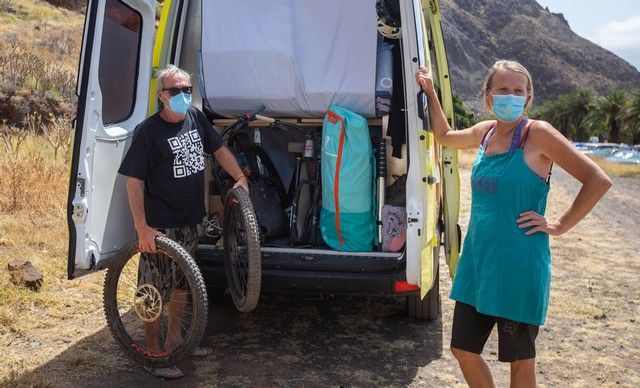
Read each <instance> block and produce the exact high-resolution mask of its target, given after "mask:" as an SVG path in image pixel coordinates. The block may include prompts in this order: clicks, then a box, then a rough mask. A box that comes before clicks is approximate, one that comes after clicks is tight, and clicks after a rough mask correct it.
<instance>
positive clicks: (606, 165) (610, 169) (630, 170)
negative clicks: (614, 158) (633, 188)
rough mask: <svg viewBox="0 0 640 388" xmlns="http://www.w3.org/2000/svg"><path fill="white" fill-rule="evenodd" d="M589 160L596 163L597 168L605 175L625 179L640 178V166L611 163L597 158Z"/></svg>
mask: <svg viewBox="0 0 640 388" xmlns="http://www.w3.org/2000/svg"><path fill="white" fill-rule="evenodd" d="M591 159H593V161H594V162H596V163H597V164H598V166H600V168H602V169H603V170H604V171H605V172H606V173H607V175H613V176H619V177H625V178H640V165H637V164H619V163H611V162H607V161H606V160H604V159H602V158H600V157H597V156H594V157H592V158H591Z"/></svg>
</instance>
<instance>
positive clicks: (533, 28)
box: [0, 0, 640, 126]
mask: <svg viewBox="0 0 640 388" xmlns="http://www.w3.org/2000/svg"><path fill="white" fill-rule="evenodd" d="M440 3H441V5H442V13H443V30H444V35H445V40H446V44H447V51H448V55H449V65H450V68H451V75H452V76H451V78H452V81H453V86H454V91H455V92H456V93H457V94H459V95H460V96H461V97H462V98H463V100H464V101H465V102H466V104H467V105H468V106H470V107H472V108H473V109H474V110H476V111H480V110H481V109H482V104H481V103H480V100H479V98H478V96H479V93H480V88H481V85H482V80H483V78H484V76H485V74H486V72H487V69H488V67H489V66H490V65H491V64H493V62H494V61H495V60H497V59H516V60H519V61H521V62H522V63H523V64H524V65H525V66H526V67H527V68H528V69H529V70H530V71H531V73H532V75H533V78H534V83H535V91H536V99H537V101H536V102H537V103H538V104H539V103H541V102H542V101H544V100H547V99H554V98H556V97H557V96H558V95H560V94H562V93H567V92H571V91H573V90H575V89H576V88H579V87H582V88H589V89H593V90H594V91H596V92H597V93H599V94H604V93H606V92H608V91H609V90H611V89H614V88H619V87H622V88H630V87H634V86H640V72H638V70H637V69H635V68H634V67H633V66H631V65H630V64H629V63H627V62H625V61H624V60H623V59H621V58H619V57H617V56H616V55H615V54H613V53H611V52H609V51H607V50H605V49H603V48H601V47H599V46H597V45H596V44H594V43H591V42H589V41H587V40H586V39H583V38H581V37H580V36H578V35H576V34H575V33H574V32H572V31H571V29H570V28H569V24H568V23H567V21H566V20H565V19H564V17H563V16H562V15H561V14H554V13H551V12H549V11H548V10H547V9H545V8H543V7H541V6H540V5H539V4H538V3H537V2H536V1H535V0H440ZM85 4H86V0H46V1H44V0H20V1H17V0H2V1H0V38H2V39H1V40H0V80H1V82H0V115H1V116H2V117H3V119H5V120H7V123H8V124H14V125H18V126H24V125H26V120H25V117H26V115H27V113H28V112H39V113H40V114H41V115H43V116H46V115H47V112H50V113H54V114H56V115H65V116H73V114H75V77H76V76H75V74H76V71H77V65H78V54H77V53H78V51H79V49H80V40H81V38H82V25H83V20H84V15H83V14H82V13H81V12H83V11H84V7H85ZM71 9H73V10H78V11H80V12H78V11H72V10H71Z"/></svg>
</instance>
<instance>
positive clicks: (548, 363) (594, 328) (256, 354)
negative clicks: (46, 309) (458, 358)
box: [0, 169, 640, 387]
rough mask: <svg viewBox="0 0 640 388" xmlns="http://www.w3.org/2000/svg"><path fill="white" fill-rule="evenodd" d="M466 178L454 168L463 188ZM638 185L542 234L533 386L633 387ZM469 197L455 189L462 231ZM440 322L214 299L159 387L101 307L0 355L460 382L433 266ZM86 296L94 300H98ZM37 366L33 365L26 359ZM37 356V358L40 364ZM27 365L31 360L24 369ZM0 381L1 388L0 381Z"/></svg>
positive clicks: (295, 376)
mask: <svg viewBox="0 0 640 388" xmlns="http://www.w3.org/2000/svg"><path fill="white" fill-rule="evenodd" d="M468 179H469V175H468V171H466V170H463V171H462V182H463V187H464V188H467V187H468ZM577 190H578V184H577V182H576V181H574V180H572V179H571V178H570V177H568V176H567V175H566V173H564V172H562V171H561V170H560V169H556V172H555V173H554V176H553V179H552V190H551V193H550V197H549V210H548V214H549V216H551V217H558V216H559V215H560V214H561V213H562V212H563V211H564V210H565V209H566V208H567V207H568V206H569V205H570V200H571V199H572V198H573V196H574V195H575V193H576V192H577ZM639 193H640V180H632V179H615V186H614V188H613V189H612V190H611V192H610V193H609V194H607V196H606V197H605V199H604V200H603V201H602V202H601V203H600V204H599V205H598V206H597V208H596V209H595V210H594V211H593V213H592V214H591V215H589V216H588V217H587V218H585V220H583V221H582V222H581V223H580V224H578V225H577V226H576V227H575V228H574V229H573V230H572V231H570V232H569V233H567V234H566V235H564V236H562V237H559V238H553V239H552V250H553V255H554V258H553V261H554V274H553V285H552V294H551V304H550V308H549V317H548V320H547V323H546V325H545V326H543V328H542V329H541V332H540V336H539V337H538V359H537V372H538V382H539V385H540V386H548V387H566V386H584V387H593V386H611V387H613V386H616V387H618V386H625V387H637V386H640V370H639V369H640V368H639V366H640V328H639V327H638V322H640V313H639V310H638V304H639V303H640V300H639V296H640V260H638V259H639V258H640V257H639V255H638V245H639V241H640V239H639V237H640V233H638V228H637V221H638V220H639V219H640V216H639V215H640V196H639ZM468 211H469V193H468V190H464V191H463V193H462V204H461V220H460V223H461V225H462V226H463V230H464V229H465V227H466V223H467V222H468ZM440 270H441V273H442V276H441V293H442V295H443V303H442V316H441V317H440V319H438V320H436V321H433V322H427V323H425V322H415V321H412V320H409V319H407V318H405V316H404V304H403V303H402V300H399V299H398V300H394V299H376V298H364V297H358V298H356V297H334V298H319V297H316V298H302V297H291V296H279V295H273V296H271V295H267V296H264V297H263V298H262V300H261V302H260V304H259V306H258V308H257V309H256V310H255V311H254V312H252V313H250V314H241V313H238V312H236V311H235V310H234V308H233V306H232V304H231V301H230V300H229V298H228V297H227V298H224V299H222V300H221V301H218V302H216V303H213V304H212V308H211V310H212V311H213V313H212V315H211V317H210V321H209V330H208V333H207V337H206V342H207V343H208V345H210V346H212V347H214V348H215V349H216V350H217V352H216V353H214V354H213V355H212V356H210V357H208V358H206V359H197V360H195V359H192V360H188V361H186V362H184V363H183V364H181V365H180V366H181V368H183V370H184V371H185V372H187V373H188V376H187V377H186V378H184V379H181V380H179V381H175V382H163V381H160V380H157V379H155V378H153V377H150V376H149V375H148V374H146V373H145V372H143V371H142V369H141V368H140V367H139V366H137V365H135V364H134V363H133V362H131V361H129V359H128V358H127V357H126V356H124V355H123V354H122V353H121V352H120V351H119V350H118V348H117V346H116V345H115V343H114V341H113V340H112V339H111V336H110V334H109V332H108V330H107V329H106V328H105V322H104V317H103V315H102V314H100V313H99V312H96V313H92V314H87V315H79V316H77V317H74V319H73V320H67V321H65V322H61V323H60V325H58V326H57V327H55V331H52V330H53V329H51V328H43V329H42V332H38V333H32V335H31V339H30V341H38V344H39V347H38V354H39V355H40V357H42V355H47V356H46V360H44V361H42V362H40V361H33V360H34V359H33V358H32V357H33V356H34V349H33V348H32V347H30V346H29V344H28V343H25V344H21V343H13V344H12V345H11V347H7V350H8V352H3V353H4V354H3V356H5V357H8V360H11V362H14V363H16V361H15V360H20V362H21V363H22V364H21V365H23V368H22V369H25V368H27V366H29V365H30V367H28V368H27V369H31V371H29V372H26V373H20V374H18V375H15V376H13V377H12V378H11V382H6V383H7V385H11V386H16V385H17V386H33V385H36V386H56V387H58V386H59V387H78V386H82V387H101V386H109V387H131V386H136V387H143V386H149V387H157V386H172V387H176V386H189V387H193V386H201V387H205V386H258V387H262V386H277V387H299V386H308V387H316V386H336V387H338V386H340V387H342V386H362V387H370V386H394V387H396V386H397V387H402V386H416V387H417V386H425V387H450V386H465V384H464V380H463V378H462V375H461V373H460V371H459V370H458V366H457V364H456V362H455V360H454V359H453V357H452V356H451V354H450V353H449V351H448V344H449V341H450V330H451V315H452V307H453V303H452V302H451V301H450V300H449V299H448V298H447V297H446V296H447V295H448V292H449V289H450V286H451V281H450V279H449V277H448V276H446V275H445V274H446V273H447V268H446V266H445V264H444V263H442V264H441V269H440ZM96 297H99V296H97V295H96ZM496 350H497V345H496V336H495V333H494V334H493V335H492V336H491V337H490V339H489V343H488V345H487V347H486V349H485V352H484V356H485V358H486V359H487V361H488V363H489V366H490V368H491V369H492V371H493V373H494V376H495V379H496V382H497V384H498V386H507V385H508V381H509V376H508V365H505V364H501V363H499V362H498V361H497V354H496ZM35 359H38V358H37V357H35ZM38 360H39V359H38ZM34 364H35V365H34ZM0 385H2V384H1V383H0Z"/></svg>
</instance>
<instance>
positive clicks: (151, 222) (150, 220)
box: [118, 65, 249, 378]
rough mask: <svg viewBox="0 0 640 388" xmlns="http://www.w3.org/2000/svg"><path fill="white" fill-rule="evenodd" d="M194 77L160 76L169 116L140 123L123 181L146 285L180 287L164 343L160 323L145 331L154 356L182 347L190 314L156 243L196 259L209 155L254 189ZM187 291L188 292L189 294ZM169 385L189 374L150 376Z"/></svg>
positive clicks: (174, 72)
mask: <svg viewBox="0 0 640 388" xmlns="http://www.w3.org/2000/svg"><path fill="white" fill-rule="evenodd" d="M191 93H192V86H191V82H190V76H189V74H188V73H187V72H185V71H184V70H181V69H179V68H178V67H176V66H173V65H168V66H167V67H166V68H165V69H163V70H162V71H161V72H160V74H159V75H158V90H157V94H158V99H159V100H160V102H161V103H162V109H161V110H160V111H159V112H157V113H155V114H154V115H152V116H151V117H148V118H147V119H145V120H144V121H143V122H142V123H140V124H139V125H138V126H137V127H136V130H135V132H134V135H133V141H132V143H131V147H130V148H129V150H128V152H127V154H126V156H125V158H124V160H123V161H122V165H121V166H120V169H119V171H118V172H119V173H120V174H122V175H125V176H127V193H128V196H129V204H130V206H131V212H132V214H133V221H134V224H135V228H136V232H137V234H138V240H139V245H140V252H142V255H141V257H140V268H139V281H140V282H141V283H150V284H160V281H159V280H160V279H161V278H166V277H167V275H170V276H171V277H172V279H173V281H172V283H173V284H172V290H171V297H170V298H169V303H168V306H167V307H168V327H167V335H166V338H165V340H164V344H161V343H160V335H159V333H160V320H159V319H158V320H156V321H153V322H150V323H145V330H144V331H145V338H146V341H147V344H148V349H147V350H148V352H149V353H161V352H163V351H171V350H172V349H174V348H176V347H177V346H179V345H180V344H181V343H182V341H183V339H182V334H181V330H180V327H181V320H182V317H183V314H182V311H183V310H184V307H185V305H186V303H187V297H186V293H185V292H184V290H185V289H186V288H187V285H186V282H185V281H184V280H183V279H184V276H183V275H182V274H181V273H179V272H180V270H179V269H178V268H177V267H176V266H175V265H172V262H171V259H170V258H168V257H166V256H164V255H163V254H161V253H158V252H157V250H156V245H155V237H156V236H160V235H166V236H167V237H169V238H171V239H173V240H175V241H177V242H178V243H179V244H181V245H182V246H183V247H185V249H186V250H187V251H188V252H189V253H190V254H191V255H192V256H193V255H194V254H195V250H196V248H197V245H198V236H197V229H196V225H198V224H200V223H201V222H202V219H203V217H204V215H205V209H204V198H203V196H204V166H205V162H204V153H205V152H207V153H211V154H213V155H214V157H215V158H216V159H217V160H218V162H219V163H220V165H221V166H222V168H223V169H224V170H225V171H226V172H228V173H229V174H230V175H231V176H232V177H234V178H235V180H236V184H235V186H234V187H242V188H244V189H245V190H247V191H249V186H248V181H247V178H246V176H245V175H244V173H243V172H242V170H241V169H240V167H239V166H238V163H237V161H236V159H235V157H234V156H233V154H232V153H231V152H230V151H229V150H228V149H227V148H226V147H225V146H224V145H223V144H222V139H221V138H220V136H219V135H218V133H217V132H216V131H215V130H214V129H213V127H212V126H211V124H210V123H209V122H208V121H207V118H206V117H205V115H204V114H203V113H202V112H200V111H199V110H197V109H196V108H194V107H191ZM181 290H182V291H181ZM211 353H212V349H210V348H198V349H196V351H195V352H194V356H207V355H209V354H211ZM147 370H148V371H149V372H150V373H152V374H153V375H155V376H157V377H162V378H177V377H182V376H184V374H183V373H182V371H181V370H180V369H178V368H177V367H176V366H173V367H170V368H157V369H147Z"/></svg>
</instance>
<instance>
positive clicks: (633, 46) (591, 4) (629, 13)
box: [536, 0, 640, 70]
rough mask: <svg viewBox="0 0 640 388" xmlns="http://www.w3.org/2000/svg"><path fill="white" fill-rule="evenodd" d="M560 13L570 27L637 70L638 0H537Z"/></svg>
mask: <svg viewBox="0 0 640 388" xmlns="http://www.w3.org/2000/svg"><path fill="white" fill-rule="evenodd" d="M536 1H537V2H538V3H539V4H540V5H542V6H543V7H549V10H550V11H551V12H555V13H558V12H560V13H562V14H563V15H564V18H565V19H567V21H568V22H569V26H571V29H572V30H573V31H574V32H575V33H577V34H578V35H580V36H582V37H583V38H586V39H588V40H590V41H592V42H594V43H596V44H598V45H600V46H602V47H604V48H606V49H607V50H609V51H611V52H613V53H615V54H617V55H618V56H619V57H621V58H623V59H625V60H626V61H627V62H629V63H631V64H632V65H634V66H635V67H636V68H637V69H639V70H640V1H639V0H536Z"/></svg>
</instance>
